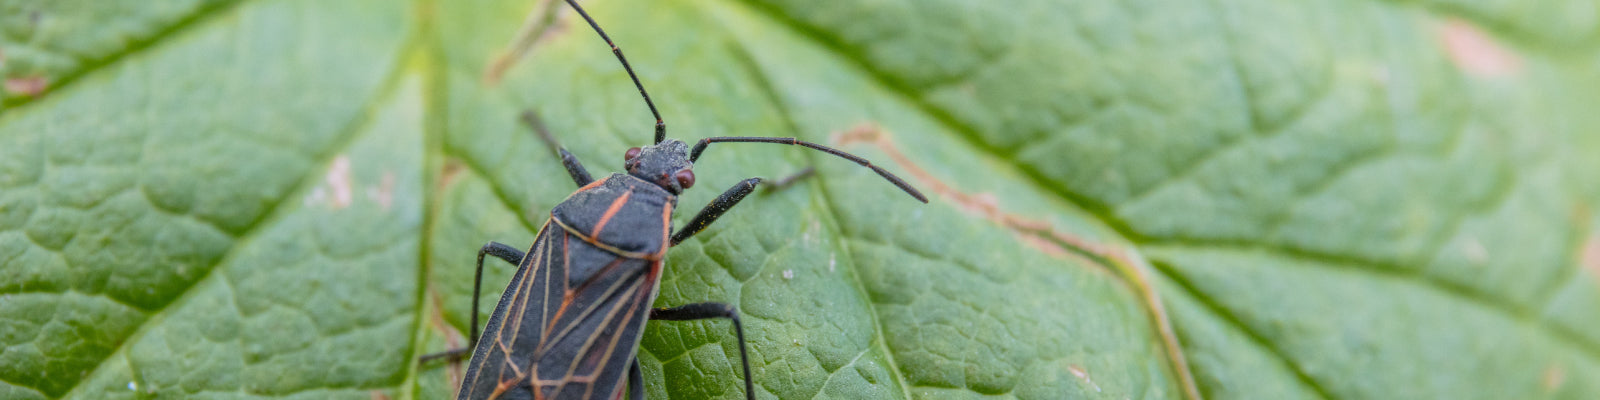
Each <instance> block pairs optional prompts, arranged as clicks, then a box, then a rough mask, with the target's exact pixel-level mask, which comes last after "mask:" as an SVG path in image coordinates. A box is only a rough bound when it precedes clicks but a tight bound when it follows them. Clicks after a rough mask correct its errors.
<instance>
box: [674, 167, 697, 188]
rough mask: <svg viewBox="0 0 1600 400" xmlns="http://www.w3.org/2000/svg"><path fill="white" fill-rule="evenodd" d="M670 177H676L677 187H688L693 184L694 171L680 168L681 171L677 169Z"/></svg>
mask: <svg viewBox="0 0 1600 400" xmlns="http://www.w3.org/2000/svg"><path fill="white" fill-rule="evenodd" d="M672 177H673V178H677V179H678V186H679V187H682V188H684V189H688V188H690V187H693V186H694V171H690V170H687V169H686V170H682V171H678V174H677V175H673V176H672Z"/></svg>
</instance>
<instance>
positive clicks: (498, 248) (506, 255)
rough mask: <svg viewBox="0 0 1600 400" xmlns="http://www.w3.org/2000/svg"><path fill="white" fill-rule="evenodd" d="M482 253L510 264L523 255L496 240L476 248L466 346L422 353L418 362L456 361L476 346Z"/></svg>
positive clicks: (481, 285)
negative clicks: (469, 328)
mask: <svg viewBox="0 0 1600 400" xmlns="http://www.w3.org/2000/svg"><path fill="white" fill-rule="evenodd" d="M484 255H491V256H494V258H498V259H501V260H505V261H506V262H508V263H511V265H518V264H521V263H522V257H523V256H524V254H523V253H522V250H518V249H517V248H515V247H511V246H507V245H505V244H502V243H498V242H489V243H487V244H484V245H483V248H480V249H478V271H477V272H476V273H474V274H473V278H472V308H471V309H470V310H469V311H468V312H471V313H472V330H471V331H469V332H468V333H469V334H471V336H467V347H463V348H459V349H450V350H445V351H441V352H438V353H433V354H428V355H424V356H422V357H420V358H419V359H418V361H419V362H424V363H425V362H428V361H433V360H437V359H440V358H446V359H449V360H450V361H458V360H460V359H462V358H464V357H466V355H467V354H469V353H471V352H472V350H473V349H476V348H478V333H479V332H478V299H479V298H480V297H482V296H480V294H482V293H483V256H484Z"/></svg>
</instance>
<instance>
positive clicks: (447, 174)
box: [434, 158, 467, 190]
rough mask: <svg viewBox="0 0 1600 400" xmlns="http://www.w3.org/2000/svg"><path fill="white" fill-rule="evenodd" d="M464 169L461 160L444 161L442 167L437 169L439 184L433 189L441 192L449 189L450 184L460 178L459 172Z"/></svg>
mask: <svg viewBox="0 0 1600 400" xmlns="http://www.w3.org/2000/svg"><path fill="white" fill-rule="evenodd" d="M466 169H467V166H466V164H462V163H461V160H457V159H454V158H451V159H447V160H445V161H444V167H442V168H440V169H439V183H438V184H437V185H435V187H434V189H439V190H443V189H444V188H446V187H449V186H450V184H452V183H455V181H456V179H458V178H460V177H461V171H464V170H466Z"/></svg>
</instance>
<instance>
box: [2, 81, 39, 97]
mask: <svg viewBox="0 0 1600 400" xmlns="http://www.w3.org/2000/svg"><path fill="white" fill-rule="evenodd" d="M4 86H5V89H6V92H10V93H16V94H20V95H23V96H29V97H33V96H38V95H39V94H41V93H44V90H45V89H48V88H49V87H50V80H48V79H45V77H44V76H27V77H21V78H7V79H6V81H5V84H4Z"/></svg>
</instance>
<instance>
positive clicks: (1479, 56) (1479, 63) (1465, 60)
mask: <svg viewBox="0 0 1600 400" xmlns="http://www.w3.org/2000/svg"><path fill="white" fill-rule="evenodd" d="M1438 32H1439V38H1440V40H1441V41H1443V42H1444V49H1445V53H1447V54H1449V56H1450V60H1451V61H1452V62H1454V63H1455V65H1456V67H1457V68H1460V69H1461V71H1462V72H1465V73H1466V74H1467V75H1471V76H1476V77H1483V78H1498V77H1505V76H1510V75H1514V74H1516V73H1518V72H1521V70H1522V58H1521V57H1518V56H1517V55H1516V54H1515V53H1512V52H1511V50H1508V49H1506V47H1505V46H1503V45H1501V44H1500V43H1499V42H1496V41H1495V40H1494V38H1492V37H1490V36H1489V34H1488V33H1487V32H1484V31H1483V30H1482V29H1479V28H1478V27H1477V26H1474V25H1472V24H1470V23H1467V22H1466V21H1462V20H1459V19H1451V20H1449V21H1447V22H1445V23H1444V25H1442V26H1440V27H1439V28H1438Z"/></svg>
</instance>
